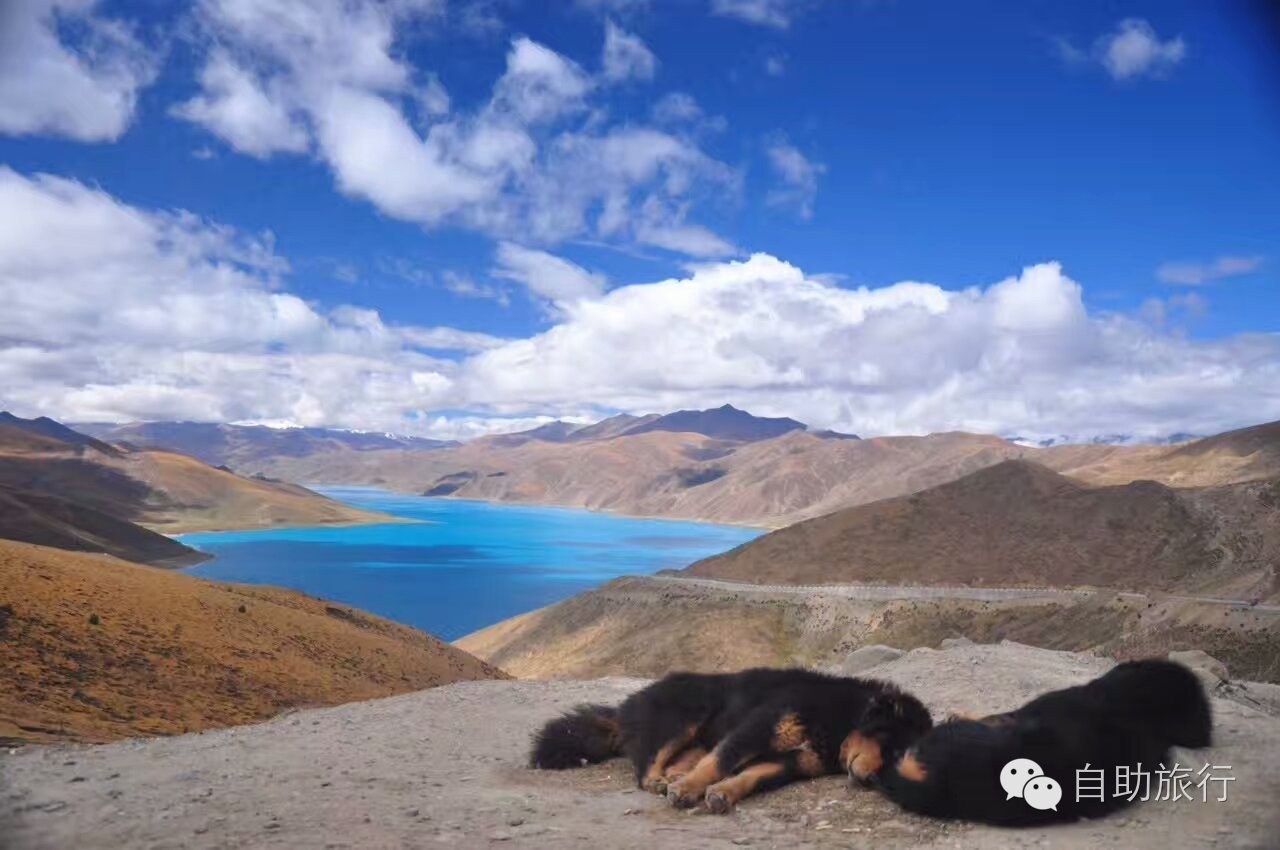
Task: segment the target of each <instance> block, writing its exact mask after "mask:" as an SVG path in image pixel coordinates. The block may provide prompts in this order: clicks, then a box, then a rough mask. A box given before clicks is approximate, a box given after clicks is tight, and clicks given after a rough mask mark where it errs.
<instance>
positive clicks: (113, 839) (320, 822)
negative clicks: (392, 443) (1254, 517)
mask: <svg viewBox="0 0 1280 850" xmlns="http://www.w3.org/2000/svg"><path fill="white" fill-rule="evenodd" d="M1109 664H1110V662H1108V661H1106V660H1104V659H1101V658H1095V657H1092V656H1088V655H1083V654H1073V653H1065V652H1053V651H1049V650H1041V649H1034V648H1031V647H1027V646H1023V645H1019V644H1011V643H1005V644H1001V645H988V646H981V645H979V646H960V647H954V648H951V649H947V650H927V649H921V650H915V651H913V652H911V653H908V654H907V655H905V656H903V657H902V658H899V659H897V660H896V661H892V662H890V663H888V664H885V665H882V666H880V667H877V668H874V669H873V671H871V674H873V675H877V676H880V677H883V678H886V679H891V680H894V681H896V682H898V683H900V684H902V685H904V686H906V687H908V688H910V689H912V690H914V691H915V692H916V693H918V694H919V695H920V696H921V697H922V698H923V699H925V701H926V702H927V703H929V706H930V708H931V709H933V710H934V711H935V713H943V712H946V711H949V710H960V711H1000V710H1006V709H1009V708H1013V707H1015V706H1016V705H1018V704H1020V703H1022V702H1023V701H1025V700H1026V699H1028V698H1029V697H1031V696H1033V695H1035V694H1038V693H1040V692H1042V691H1044V690H1048V689H1052V688H1057V687H1062V686H1064V685H1068V684H1074V683H1078V682H1081V681H1084V680H1086V679H1088V678H1091V677H1093V676H1095V675H1097V674H1099V673H1100V672H1102V671H1103V670H1105V669H1106V668H1107V667H1108V666H1109ZM640 684H642V683H641V682H640V681H638V680H634V679H599V680H594V681H546V682H539V681H494V682H467V683H459V684H455V685H449V686H445V687H440V688H435V689H432V690H428V691H422V692H418V693H412V694H405V695H402V696H397V697H391V698H387V699H382V700H375V701H370V702H364V703H352V704H349V705H344V706H340V707H337V708H328V709H316V710H308V711H301V712H297V713H293V714H290V715H286V716H283V717H279V718H276V719H274V720H272V721H270V722H268V723H264V724H260V725H256V726H244V727H237V728H232V729H223V730H219V731H214V732H206V733H203V734H194V735H184V736H181V737H174V738H151V739H135V740H129V741H122V742H118V743H114V744H105V745H96V746H60V747H28V748H24V749H22V750H19V751H16V752H8V753H6V754H3V755H0V783H2V786H0V830H3V832H0V846H3V847H4V850H44V849H45V848H48V849H49V850H53V848H67V847H76V848H99V847H101V848H179V847H182V848H188V847H189V848H230V847H288V848H294V847H328V848H343V847H360V848H407V847H431V846H436V845H437V844H439V845H442V846H452V847H490V846H495V845H496V846H515V847H530V848H542V847H584V848H588V847H591V848H594V847H620V848H631V847H636V848H638V847H653V846H655V845H661V846H666V847H672V848H703V847H734V846H751V847H815V848H821V847H837V846H840V847H849V846H875V847H876V848H878V850H879V849H880V848H907V847H931V848H1005V847H1008V848H1013V847H1057V848H1081V850H1085V848H1087V850H1098V848H1109V847H1110V848H1144V847H1150V848H1160V850H1177V848H1192V847H1195V848H1200V847H1224V848H1225V847H1244V848H1275V847H1277V846H1280V809H1277V807H1276V804H1275V801H1276V800H1277V799H1280V771H1277V770H1276V769H1275V765H1276V764H1277V761H1278V760H1280V717H1277V716H1276V715H1275V714H1274V713H1272V710H1271V709H1269V708H1268V707H1267V705H1264V704H1262V703H1259V702H1257V701H1254V700H1252V699H1251V697H1250V695H1249V691H1248V688H1247V686H1246V687H1244V688H1239V687H1235V688H1231V689H1228V690H1226V691H1224V692H1223V693H1224V696H1218V697H1217V698H1215V699H1214V711H1215V718H1216V724H1217V727H1216V739H1217V742H1216V744H1215V746H1214V747H1213V748H1212V749H1211V750H1208V751H1202V752H1200V753H1194V754H1192V753H1183V752H1179V753H1178V756H1177V757H1178V761H1179V763H1180V764H1184V765H1189V766H1192V767H1193V768H1198V767H1199V766H1200V765H1201V764H1202V763H1203V760H1204V759H1208V760H1209V761H1210V762H1211V763H1212V764H1214V765H1227V766H1230V773H1231V775H1233V776H1234V777H1236V780H1235V781H1234V782H1233V783H1231V786H1230V788H1229V799H1228V801H1227V802H1224V803H1219V802H1216V801H1212V800H1211V801H1210V802H1201V801H1200V800H1199V798H1197V799H1196V800H1195V801H1193V802H1188V801H1186V800H1181V801H1178V802H1151V803H1146V804H1140V805H1137V806H1135V807H1132V808H1130V809H1129V810H1127V811H1124V812H1121V813H1119V814H1118V815H1115V816H1112V817H1110V818H1106V819H1103V820H1099V821H1091V822H1082V823H1078V824H1073V825H1069V826H1060V827H1055V828H1048V829H1032V830H997V829H992V828H988V827H979V826H974V825H969V824H962V823H945V822H941V821H933V820H929V819H925V818H921V817H917V816H914V815H907V814H904V813H901V812H899V811H897V810H896V809H895V808H894V807H893V806H892V805H891V804H889V803H888V802H887V801H886V800H884V799H883V798H881V797H880V796H879V795H878V794H876V793H875V792H873V791H865V790H861V789H857V790H855V789H850V788H849V787H848V786H847V784H846V783H845V782H844V781H843V779H841V778H838V777H831V778H827V779H822V780H816V781H810V782H806V783H802V784H797V785H794V786H791V787H789V788H787V789H784V790H781V791H778V792H775V793H771V794H765V795H761V796H760V797H757V798H752V799H749V800H747V801H745V802H744V803H742V804H741V805H740V806H739V807H738V809H737V811H736V812H734V813H733V814H730V815H728V816H715V815H709V814H704V813H700V812H694V813H685V812H678V811H675V810H673V809H671V808H669V807H668V806H667V804H666V802H665V801H664V800H661V799H659V798H657V797H653V796H650V795H648V794H645V793H643V792H641V791H638V790H636V789H635V788H634V785H633V783H632V781H631V778H630V775H629V769H628V766H627V765H626V764H625V763H624V762H622V761H613V762H609V763H606V764H604V765H599V766H595V767H591V768H586V769H582V770H576V771H566V772H559V773H555V772H543V771H532V770H529V769H527V768H526V767H525V766H524V759H525V755H526V750H527V746H528V741H529V736H530V734H531V733H532V732H533V730H534V729H535V728H536V727H538V726H539V725H540V724H541V723H542V722H544V721H545V720H546V719H548V718H550V717H551V716H553V715H554V714H556V713H557V712H559V711H561V710H563V709H565V708H568V707H570V706H572V705H574V704H576V703H579V702H582V701H587V700H591V701H602V702H616V701H618V700H620V699H621V698H623V697H624V696H625V695H626V694H627V693H628V692H629V691H631V690H632V689H634V688H636V687H638V686H639V685H640ZM1245 703H1250V704H1248V705H1246V704H1245ZM6 842H7V843H6Z"/></svg>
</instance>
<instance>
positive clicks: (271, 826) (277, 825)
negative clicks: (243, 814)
mask: <svg viewBox="0 0 1280 850" xmlns="http://www.w3.org/2000/svg"><path fill="white" fill-rule="evenodd" d="M279 828H280V822H279V821H274V820H273V821H272V822H271V823H269V824H267V825H266V826H264V827H263V829H279Z"/></svg>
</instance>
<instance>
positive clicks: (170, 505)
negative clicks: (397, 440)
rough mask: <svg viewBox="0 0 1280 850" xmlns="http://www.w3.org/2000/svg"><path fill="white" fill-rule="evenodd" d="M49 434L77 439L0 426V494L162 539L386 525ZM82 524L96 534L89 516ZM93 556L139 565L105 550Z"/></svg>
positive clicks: (299, 495)
mask: <svg viewBox="0 0 1280 850" xmlns="http://www.w3.org/2000/svg"><path fill="white" fill-rule="evenodd" d="M37 427H38V428H39V429H40V430H34V429H36V428H37ZM28 429H33V430H28ZM55 429H61V430H60V431H59V430H55ZM50 433H69V434H73V435H74V434H75V432H73V431H69V430H68V429H66V428H64V427H63V426H61V425H58V423H55V422H52V420H44V421H42V420H24V419H18V418H16V417H9V418H8V419H7V421H6V422H5V423H4V424H2V425H0V487H5V488H8V489H9V490H10V491H11V492H12V493H13V494H15V495H21V496H29V497H31V498H45V497H52V498H55V499H59V500H62V501H64V502H67V503H69V504H70V505H71V506H75V505H80V506H83V507H85V508H86V509H88V511H91V512H97V513H101V514H105V515H107V516H108V517H114V518H116V519H119V520H122V521H125V522H129V523H137V524H140V525H144V526H147V527H150V528H152V529H155V530H159V531H164V532H167V533H179V532H187V531H212V530H218V529H232V528H236V529H240V528H265V527H270V526H279V525H330V524H344V523H357V522H371V521H377V520H385V519H387V518H386V517H383V516H381V515H379V514H373V513H369V512H366V511H360V510H356V509H354V508H351V507H348V506H346V505H343V504H342V503H340V502H337V501H334V500H333V499H329V498H326V497H325V496H321V495H320V494H319V493H314V492H312V491H310V490H307V489H305V488H303V487H299V486H296V485H293V484H287V483H284V482H280V481H269V480H262V479H257V478H249V477H245V476H241V475H236V474H234V473H232V472H229V471H227V470H225V469H219V468H216V467H212V466H209V465H207V464H205V463H202V462H200V461H198V460H195V459H194V458H191V457H187V456H186V455H181V454H176V453H173V452H165V451H140V450H130V449H127V448H122V447H114V446H107V445H105V444H102V443H99V442H98V441H96V440H92V439H90V438H87V437H84V436H83V435H76V437H75V439H76V440H77V442H68V441H67V440H63V439H59V438H58V437H56V436H50V435H49V434H50ZM98 446H102V448H103V449H105V451H103V450H99V448H97V447H98ZM11 519H12V517H11ZM60 521H61V522H63V523H65V524H67V525H69V526H71V527H74V526H75V525H76V520H75V517H74V516H73V512H71V511H61V512H60ZM86 522H87V523H89V524H92V525H94V527H95V528H97V529H99V530H100V529H101V523H98V522H96V521H95V520H93V519H92V518H91V517H90V516H89V515H88V513H87V514H86ZM89 536H92V533H90V535H89ZM20 539H31V540H32V541H33V542H49V543H52V542H54V541H53V540H52V538H50V539H48V540H40V539H36V538H20ZM75 548H86V547H84V546H77V547H75ZM99 551H107V552H114V553H115V554H120V555H127V556H129V557H141V556H139V555H137V553H132V552H130V551H128V550H120V551H116V550H113V549H111V548H110V547H108V546H103V547H101V548H100V549H99Z"/></svg>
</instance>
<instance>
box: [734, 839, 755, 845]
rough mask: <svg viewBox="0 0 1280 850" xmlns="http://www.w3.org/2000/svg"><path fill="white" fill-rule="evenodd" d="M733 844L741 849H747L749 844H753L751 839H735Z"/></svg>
mask: <svg viewBox="0 0 1280 850" xmlns="http://www.w3.org/2000/svg"><path fill="white" fill-rule="evenodd" d="M733 843H734V844H737V845H738V846H739V847H746V846H747V845H748V844H750V843H751V839H750V838H735V839H733Z"/></svg>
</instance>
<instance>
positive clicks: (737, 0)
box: [711, 0, 808, 30]
mask: <svg viewBox="0 0 1280 850" xmlns="http://www.w3.org/2000/svg"><path fill="white" fill-rule="evenodd" d="M806 5H808V3H807V2H806V0H711V12H712V14H715V15H721V16H724V17H727V18H737V19H738V20H740V21H746V22H747V23H749V24H758V25H759V26H764V27H772V28H774V29H780V30H784V29H787V28H788V27H790V26H791V21H792V19H793V18H794V17H795V16H796V14H797V13H798V12H800V11H801V10H802V9H803V7H804V6H806Z"/></svg>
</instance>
